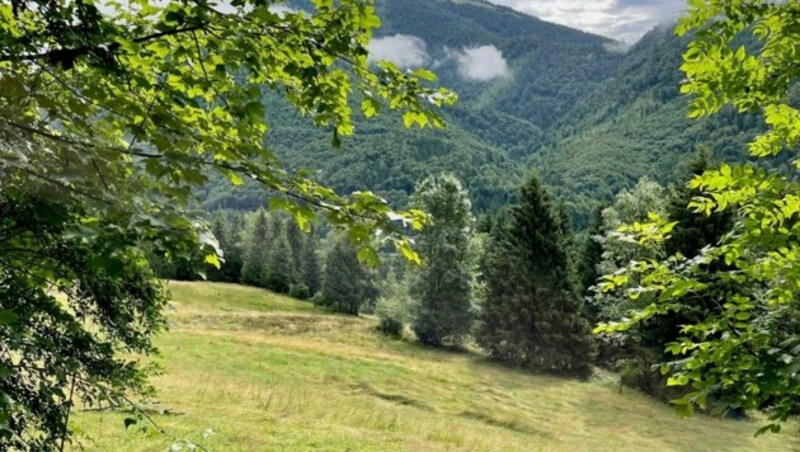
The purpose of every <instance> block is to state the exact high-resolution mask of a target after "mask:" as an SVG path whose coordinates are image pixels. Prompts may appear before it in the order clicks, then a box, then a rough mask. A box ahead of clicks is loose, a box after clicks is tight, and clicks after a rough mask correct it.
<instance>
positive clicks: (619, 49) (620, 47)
mask: <svg viewBox="0 0 800 452" xmlns="http://www.w3.org/2000/svg"><path fill="white" fill-rule="evenodd" d="M631 47H632V45H631V44H630V43H629V42H623V41H613V42H607V43H605V44H603V49H605V51H606V52H608V53H628V50H630V49H631Z"/></svg>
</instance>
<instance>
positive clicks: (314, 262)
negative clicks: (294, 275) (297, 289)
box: [301, 233, 321, 297]
mask: <svg viewBox="0 0 800 452" xmlns="http://www.w3.org/2000/svg"><path fill="white" fill-rule="evenodd" d="M318 249H319V239H318V238H317V235H316V234H315V233H311V234H308V235H307V236H306V239H305V240H304V241H303V258H302V259H301V261H302V264H303V267H302V271H301V275H302V278H301V280H302V283H303V284H305V286H306V288H307V289H308V295H309V296H311V297H313V296H314V295H316V294H317V293H318V292H319V290H320V278H321V276H320V268H319V258H318V257H317V250H318Z"/></svg>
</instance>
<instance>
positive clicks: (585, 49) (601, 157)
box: [201, 0, 757, 228]
mask: <svg viewBox="0 0 800 452" xmlns="http://www.w3.org/2000/svg"><path fill="white" fill-rule="evenodd" d="M376 3H377V5H378V12H379V14H380V16H381V17H382V21H383V25H382V27H381V29H380V30H379V33H378V34H377V36H376V38H375V40H376V43H377V44H376V45H379V46H380V49H381V50H380V51H379V52H376V53H379V54H380V55H381V56H384V57H390V58H392V59H394V60H395V61H399V62H402V63H403V64H406V65H408V66H409V67H416V66H417V65H422V66H424V67H427V68H432V69H434V70H435V71H436V72H437V74H438V75H439V76H440V80H441V83H442V84H443V85H445V86H448V87H451V88H453V89H455V90H456V91H457V92H458V93H459V96H460V102H459V103H458V105H457V106H456V107H454V108H450V109H447V110H446V111H445V112H444V114H445V117H446V119H447V121H448V128H447V129H446V130H444V131H441V130H408V129H405V128H404V127H403V126H402V124H401V121H400V118H398V117H396V116H392V115H386V116H382V117H379V118H377V119H371V120H362V121H360V122H359V123H358V124H357V126H356V130H357V133H356V136H355V137H354V138H350V139H347V140H345V142H344V145H343V147H342V149H340V150H335V149H333V147H332V146H331V142H330V138H331V137H330V134H329V133H326V132H325V131H324V130H316V129H314V128H312V127H310V125H309V123H308V122H307V121H306V120H305V119H303V118H300V117H299V115H297V114H296V113H295V112H293V111H291V110H290V109H289V108H287V107H286V106H285V105H284V104H282V103H281V102H279V101H278V100H277V97H273V96H272V95H267V96H266V97H265V104H266V105H267V112H268V115H269V116H268V117H269V119H270V120H271V122H272V129H271V132H270V135H269V143H270V144H271V146H272V147H273V148H274V149H275V150H276V151H277V152H278V154H279V155H280V156H282V157H284V158H285V160H286V161H287V162H288V164H289V165H290V167H291V169H298V168H313V169H315V170H319V172H318V176H319V178H320V179H321V180H322V181H323V182H325V183H328V184H331V185H332V186H333V187H334V188H336V189H337V190H339V191H341V192H344V193H349V192H352V191H355V190H364V189H369V190H373V191H376V192H378V193H379V194H381V195H383V196H385V197H387V198H388V199H390V200H391V201H392V202H393V203H395V204H398V205H402V204H404V203H405V201H406V200H407V197H408V194H409V193H410V191H411V190H412V189H413V185H414V183H415V182H416V181H418V180H421V179H422V178H424V177H425V176H427V175H429V174H432V173H437V172H441V171H449V172H453V173H455V174H456V175H457V176H458V177H459V178H461V179H462V180H463V181H464V182H465V185H466V186H467V188H468V189H469V191H470V193H471V196H472V198H473V201H474V203H473V204H474V206H475V209H476V210H477V211H479V212H480V211H492V210H495V209H496V208H498V207H499V206H501V205H503V204H505V203H507V202H508V200H509V199H510V198H511V197H513V196H514V188H513V187H515V186H517V185H518V182H519V181H520V176H521V175H524V174H525V173H526V172H527V171H529V170H535V171H537V172H539V173H541V174H542V176H543V178H544V180H545V181H546V182H547V183H548V184H549V185H551V186H553V187H554V189H555V191H556V193H557V194H558V195H559V196H560V197H561V198H562V199H563V200H564V202H565V203H566V205H567V208H568V211H569V213H570V216H571V217H572V220H573V223H574V224H575V225H576V226H577V227H579V228H582V227H584V226H585V225H586V223H587V218H588V216H589V213H590V212H591V210H592V208H593V205H595V204H596V202H597V201H598V200H600V201H607V200H610V199H611V197H612V196H613V195H614V193H616V192H617V191H619V190H620V189H622V188H626V187H630V186H632V185H633V184H634V183H635V182H636V180H638V179H639V177H641V176H643V175H650V176H653V177H655V178H656V179H658V180H660V181H662V182H665V183H668V182H671V181H673V180H674V179H675V176H676V173H677V172H678V171H679V169H680V167H681V165H680V164H679V163H680V162H682V161H683V160H684V159H685V158H686V156H688V155H690V154H692V153H693V152H694V151H695V150H696V148H697V146H698V145H701V144H706V145H708V146H709V147H711V148H712V149H714V150H715V154H716V155H720V154H725V155H727V156H730V155H736V156H741V155H742V148H741V144H742V143H743V142H744V138H743V135H742V131H746V130H753V129H754V127H755V124H756V123H757V121H755V119H754V118H751V119H749V120H748V119H744V120H743V119H741V117H738V116H735V115H732V114H729V115H726V114H723V115H720V116H719V117H716V118H715V119H714V120H713V121H691V120H689V119H687V117H686V99H685V98H683V97H682V96H680V95H679V84H680V80H681V73H680V71H679V69H678V68H679V66H680V63H681V52H682V49H683V48H684V46H685V42H684V41H682V40H679V39H678V38H676V37H674V36H673V34H672V33H671V30H669V29H668V28H666V27H665V28H661V29H655V30H653V31H652V32H650V33H649V34H648V35H646V36H645V37H644V38H643V39H642V40H641V41H640V42H639V43H638V44H636V45H635V46H634V47H633V48H632V49H630V50H629V51H628V52H627V53H625V54H622V53H620V52H619V51H618V50H619V47H620V46H619V45H618V44H619V43H615V42H613V41H611V40H609V39H607V38H604V37H600V36H596V35H592V34H588V33H585V32H582V31H578V30H574V29H570V28H568V27H564V26H560V25H555V24H551V23H548V22H544V21H542V20H539V19H537V18H535V17H532V16H528V15H525V14H522V13H519V12H516V11H514V10H512V9H509V8H505V7H499V6H496V5H493V4H489V3H486V2H484V1H480V0H469V1H464V0H461V1H452V0H441V1H430V0H378V1H377V2H376ZM295 5H296V4H295ZM377 48H378V47H376V49H377ZM263 196H264V193H263V192H260V191H259V190H258V189H256V188H255V187H245V188H244V189H242V190H240V191H237V192H231V191H230V189H228V188H224V189H223V188H222V187H221V186H220V187H217V186H215V185H214V184H212V185H211V186H210V188H209V191H208V193H204V194H202V195H201V197H202V198H203V199H205V206H206V207H208V208H219V207H232V208H247V209H249V208H253V207H256V206H258V205H260V204H263Z"/></svg>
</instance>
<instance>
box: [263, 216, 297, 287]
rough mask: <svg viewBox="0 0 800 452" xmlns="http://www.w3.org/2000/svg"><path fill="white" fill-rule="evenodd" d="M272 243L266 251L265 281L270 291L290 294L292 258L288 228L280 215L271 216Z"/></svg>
mask: <svg viewBox="0 0 800 452" xmlns="http://www.w3.org/2000/svg"><path fill="white" fill-rule="evenodd" d="M269 230H270V239H271V240H270V242H269V244H268V246H267V250H266V258H265V267H264V273H263V277H264V281H265V283H266V286H267V288H268V289H270V290H272V291H275V292H278V293H288V292H289V288H290V286H291V282H292V258H291V256H290V251H289V242H288V240H287V238H286V227H285V223H284V221H283V219H282V218H281V216H280V215H279V214H278V213H273V214H272V215H270V226H269Z"/></svg>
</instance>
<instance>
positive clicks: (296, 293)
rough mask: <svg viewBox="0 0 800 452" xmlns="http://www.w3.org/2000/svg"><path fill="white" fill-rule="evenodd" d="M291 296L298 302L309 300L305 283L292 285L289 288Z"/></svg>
mask: <svg viewBox="0 0 800 452" xmlns="http://www.w3.org/2000/svg"><path fill="white" fill-rule="evenodd" d="M289 296H290V297H292V298H297V299H298V300H308V298H309V296H310V294H309V290H308V286H306V285H305V284H303V283H296V284H292V285H291V287H289Z"/></svg>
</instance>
